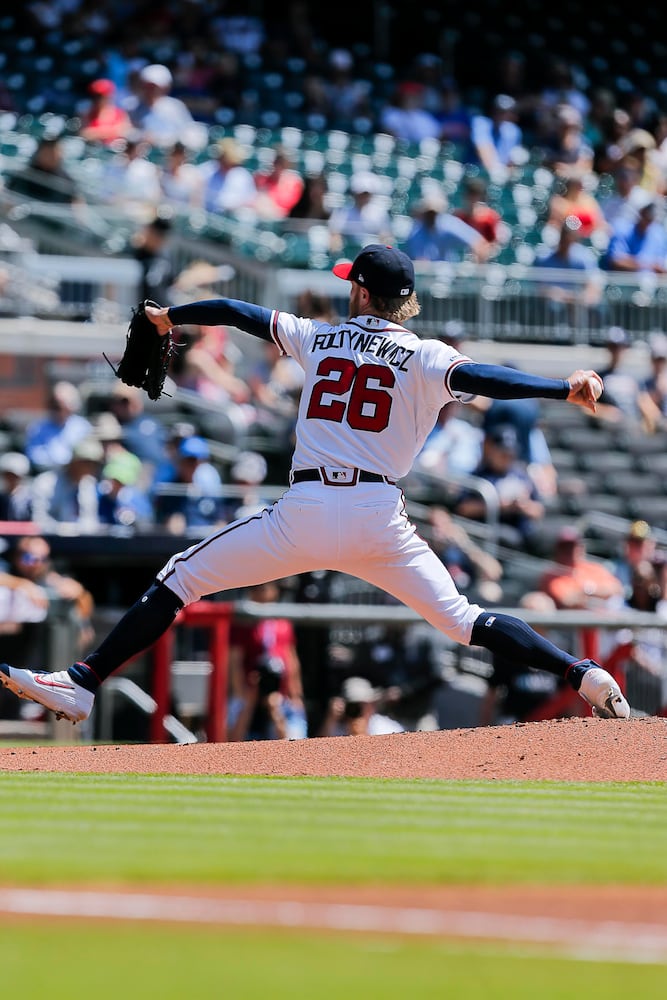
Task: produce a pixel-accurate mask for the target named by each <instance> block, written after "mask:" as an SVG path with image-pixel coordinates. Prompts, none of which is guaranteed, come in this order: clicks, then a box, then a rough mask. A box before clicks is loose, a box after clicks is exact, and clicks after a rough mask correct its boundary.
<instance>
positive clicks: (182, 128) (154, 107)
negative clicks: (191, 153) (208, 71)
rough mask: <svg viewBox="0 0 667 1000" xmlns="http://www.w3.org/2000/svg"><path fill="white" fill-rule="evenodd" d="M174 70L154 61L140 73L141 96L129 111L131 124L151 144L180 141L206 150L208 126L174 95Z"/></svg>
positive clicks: (191, 147) (170, 144) (163, 147)
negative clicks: (198, 120)
mask: <svg viewBox="0 0 667 1000" xmlns="http://www.w3.org/2000/svg"><path fill="white" fill-rule="evenodd" d="M173 82H174V79H173V76H172V74H171V70H170V69H169V68H168V67H167V66H164V65H162V63H151V64H150V65H148V66H144V67H143V69H142V70H140V72H139V76H138V89H139V99H138V102H137V105H136V107H135V108H133V109H132V110H131V111H130V115H131V118H132V124H133V125H134V127H135V128H137V129H139V130H140V131H141V133H142V135H143V137H144V139H145V140H146V141H147V142H149V143H150V144H151V145H152V146H157V147H158V148H160V149H166V148H168V147H170V146H173V144H174V143H175V142H177V141H181V142H183V143H184V144H185V145H186V146H187V147H188V148H190V149H203V147H204V146H205V145H206V141H207V137H208V129H207V128H206V126H205V125H204V123H203V122H197V121H195V118H194V116H193V114H192V112H191V111H190V109H189V108H188V106H187V104H186V103H185V101H182V100H181V99H180V98H179V97H174V96H173V95H172V94H171V89H172V86H173Z"/></svg>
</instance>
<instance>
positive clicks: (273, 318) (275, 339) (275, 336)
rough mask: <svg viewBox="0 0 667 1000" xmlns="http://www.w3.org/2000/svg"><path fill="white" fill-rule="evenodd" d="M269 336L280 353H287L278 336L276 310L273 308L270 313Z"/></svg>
mask: <svg viewBox="0 0 667 1000" xmlns="http://www.w3.org/2000/svg"><path fill="white" fill-rule="evenodd" d="M271 337H272V338H273V342H274V344H275V345H276V347H277V348H278V350H279V351H280V353H281V354H285V355H286V354H287V351H286V350H285V348H284V347H283V345H282V343H281V341H280V337H279V336H278V310H277V309H274V310H273V312H272V313H271Z"/></svg>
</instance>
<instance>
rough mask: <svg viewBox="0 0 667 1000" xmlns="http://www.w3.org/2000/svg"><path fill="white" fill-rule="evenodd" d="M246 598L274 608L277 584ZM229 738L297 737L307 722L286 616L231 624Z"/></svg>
mask: <svg viewBox="0 0 667 1000" xmlns="http://www.w3.org/2000/svg"><path fill="white" fill-rule="evenodd" d="M247 596H248V599H249V600H251V601H256V602H257V603H259V604H274V603H277V602H278V601H279V599H280V583H279V581H275V580H272V581H269V582H267V583H260V584H256V585H255V586H253V587H250V588H249V589H248V595H247ZM229 670H230V686H231V692H230V693H231V698H230V706H229V708H230V719H229V722H230V726H229V739H230V740H233V741H237V740H275V739H278V740H284V739H303V738H305V737H306V736H307V735H308V724H307V720H306V711H305V707H304V700H303V684H302V678H301V663H300V660H299V656H298V653H297V648H296V636H295V633H294V627H293V625H292V623H291V621H289V619H287V618H281V617H275V618H261V619H259V620H257V621H251V622H233V623H232V628H231V633H230V639H229Z"/></svg>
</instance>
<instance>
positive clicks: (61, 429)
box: [24, 381, 92, 472]
mask: <svg viewBox="0 0 667 1000" xmlns="http://www.w3.org/2000/svg"><path fill="white" fill-rule="evenodd" d="M81 406H82V402H81V393H80V392H79V390H78V389H77V387H76V386H75V385H74V384H73V383H72V382H67V381H59V382H56V383H55V384H54V386H53V388H52V389H51V392H50V394H49V401H48V414H47V415H46V416H45V417H40V418H39V419H37V420H35V421H33V422H32V423H30V424H29V425H28V427H27V428H26V433H25V442H24V451H25V453H26V455H27V456H28V458H29V459H30V462H31V464H32V466H33V467H34V468H35V469H36V470H37V471H38V472H41V471H44V470H46V469H55V468H62V467H63V466H65V465H67V463H68V462H69V460H70V459H71V457H72V452H73V450H74V447H75V446H76V445H77V444H78V443H79V442H80V441H83V439H84V438H87V437H88V436H89V435H90V434H91V432H92V425H91V423H90V421H89V420H88V419H87V418H86V417H85V416H83V415H82V414H81V412H80V410H81Z"/></svg>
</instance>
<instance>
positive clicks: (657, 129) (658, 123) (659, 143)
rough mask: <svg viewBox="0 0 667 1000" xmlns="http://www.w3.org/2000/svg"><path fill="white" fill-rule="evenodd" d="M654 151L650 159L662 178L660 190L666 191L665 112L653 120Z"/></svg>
mask: <svg viewBox="0 0 667 1000" xmlns="http://www.w3.org/2000/svg"><path fill="white" fill-rule="evenodd" d="M653 135H654V137H655V149H654V150H653V154H652V159H653V162H654V163H655V164H656V167H657V169H658V170H659V171H660V174H661V176H662V184H663V187H662V190H663V191H664V190H667V111H660V112H658V113H657V115H656V118H655V125H654V128H653Z"/></svg>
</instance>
